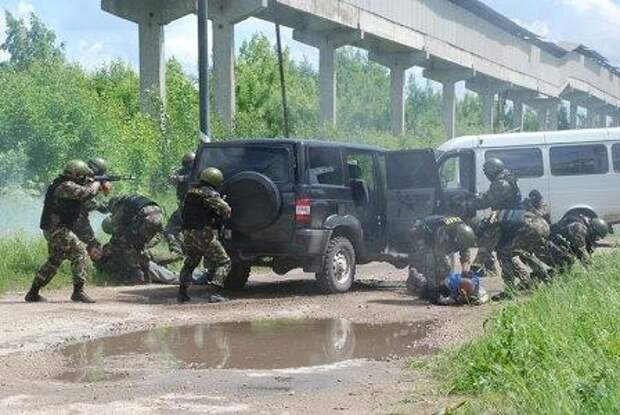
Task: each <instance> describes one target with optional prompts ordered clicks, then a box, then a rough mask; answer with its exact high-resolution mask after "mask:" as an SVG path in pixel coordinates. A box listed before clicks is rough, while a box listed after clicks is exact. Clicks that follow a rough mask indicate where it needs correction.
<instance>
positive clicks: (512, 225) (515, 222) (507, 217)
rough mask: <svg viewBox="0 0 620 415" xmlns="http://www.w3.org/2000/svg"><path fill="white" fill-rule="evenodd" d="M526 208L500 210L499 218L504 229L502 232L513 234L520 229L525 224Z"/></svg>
mask: <svg viewBox="0 0 620 415" xmlns="http://www.w3.org/2000/svg"><path fill="white" fill-rule="evenodd" d="M526 213H527V211H526V210H524V209H507V210H501V211H499V212H498V217H497V220H498V222H499V225H500V227H501V229H502V232H504V233H507V234H511V233H513V232H516V231H518V230H519V229H520V228H521V227H522V226H523V225H525V214H526Z"/></svg>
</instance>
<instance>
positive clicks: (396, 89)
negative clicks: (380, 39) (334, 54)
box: [368, 51, 429, 136]
mask: <svg viewBox="0 0 620 415" xmlns="http://www.w3.org/2000/svg"><path fill="white" fill-rule="evenodd" d="M368 58H369V59H370V60H373V61H375V62H377V63H379V64H381V65H383V66H387V67H388V68H390V73H391V80H390V102H391V117H392V134H394V135H395V136H400V135H403V134H404V133H405V122H406V120H405V83H406V79H405V75H406V72H407V70H408V69H409V68H412V67H414V66H420V65H424V64H425V63H427V62H428V61H429V56H428V54H427V53H426V52H422V51H414V52H391V53H386V52H378V51H372V52H370V53H369V54H368Z"/></svg>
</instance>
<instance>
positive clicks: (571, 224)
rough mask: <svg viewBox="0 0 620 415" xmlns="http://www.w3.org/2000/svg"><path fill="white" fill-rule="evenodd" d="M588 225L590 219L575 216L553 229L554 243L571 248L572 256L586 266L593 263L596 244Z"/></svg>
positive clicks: (563, 220)
mask: <svg viewBox="0 0 620 415" xmlns="http://www.w3.org/2000/svg"><path fill="white" fill-rule="evenodd" d="M588 225H589V218H587V217H585V216H582V215H575V216H569V217H566V218H564V219H562V220H561V221H560V222H558V223H557V224H555V225H554V226H553V228H552V241H553V242H554V243H555V244H556V245H557V246H559V247H562V246H563V247H565V248H569V249H570V254H572V255H573V256H574V257H575V258H576V259H579V260H580V261H581V263H582V264H584V265H586V266H587V265H590V264H591V263H592V253H593V252H594V242H595V240H594V238H593V237H592V235H591V233H590V230H589V227H588Z"/></svg>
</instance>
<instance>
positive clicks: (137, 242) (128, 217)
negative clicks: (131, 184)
mask: <svg viewBox="0 0 620 415" xmlns="http://www.w3.org/2000/svg"><path fill="white" fill-rule="evenodd" d="M108 205H109V210H110V212H111V213H112V216H111V227H112V238H111V239H110V242H109V243H108V244H106V245H105V246H104V257H103V259H102V260H101V261H100V262H99V263H98V266H99V268H100V269H102V270H104V271H105V272H108V273H111V274H115V275H118V276H120V277H121V279H123V280H125V281H131V282H138V283H144V282H150V275H151V274H150V272H149V262H150V261H151V260H152V259H153V257H152V254H151V253H150V252H149V249H150V248H152V247H154V246H155V245H157V243H158V242H159V240H160V237H159V235H160V232H161V231H162V223H163V212H162V210H161V208H160V207H159V205H157V203H156V202H155V201H153V200H151V199H149V198H147V197H144V196H140V195H131V196H122V197H117V198H112V199H111V200H110V202H109V204H108Z"/></svg>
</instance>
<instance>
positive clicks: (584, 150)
mask: <svg viewBox="0 0 620 415" xmlns="http://www.w3.org/2000/svg"><path fill="white" fill-rule="evenodd" d="M439 154H440V155H439V164H440V172H441V178H442V182H443V186H444V188H445V189H446V194H447V195H448V197H449V195H450V194H458V193H469V192H474V193H480V192H484V191H485V190H486V189H488V187H489V182H488V180H487V178H486V177H485V176H484V174H483V173H482V165H483V164H484V162H485V160H486V159H488V158H490V157H497V158H499V159H500V160H502V161H503V162H504V164H505V165H506V167H507V168H508V169H510V170H511V171H512V172H513V173H514V174H516V175H517V176H518V177H519V187H520V188H521V192H522V193H523V197H524V198H525V197H527V194H528V193H529V192H530V191H531V190H532V189H538V190H539V191H540V192H541V193H542V195H543V197H544V198H545V199H546V201H547V203H548V204H549V208H550V209H551V216H552V219H553V221H558V220H560V219H561V218H562V217H563V216H564V215H566V214H567V213H573V212H580V213H584V214H586V215H589V216H592V217H594V216H599V217H602V218H603V219H605V220H607V221H608V222H609V223H611V224H614V223H619V222H620V128H611V129H596V130H567V131H547V132H535V133H517V134H501V135H485V136H471V137H460V138H455V139H454V140H450V141H448V142H446V143H445V144H443V145H442V146H441V147H439Z"/></svg>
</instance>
